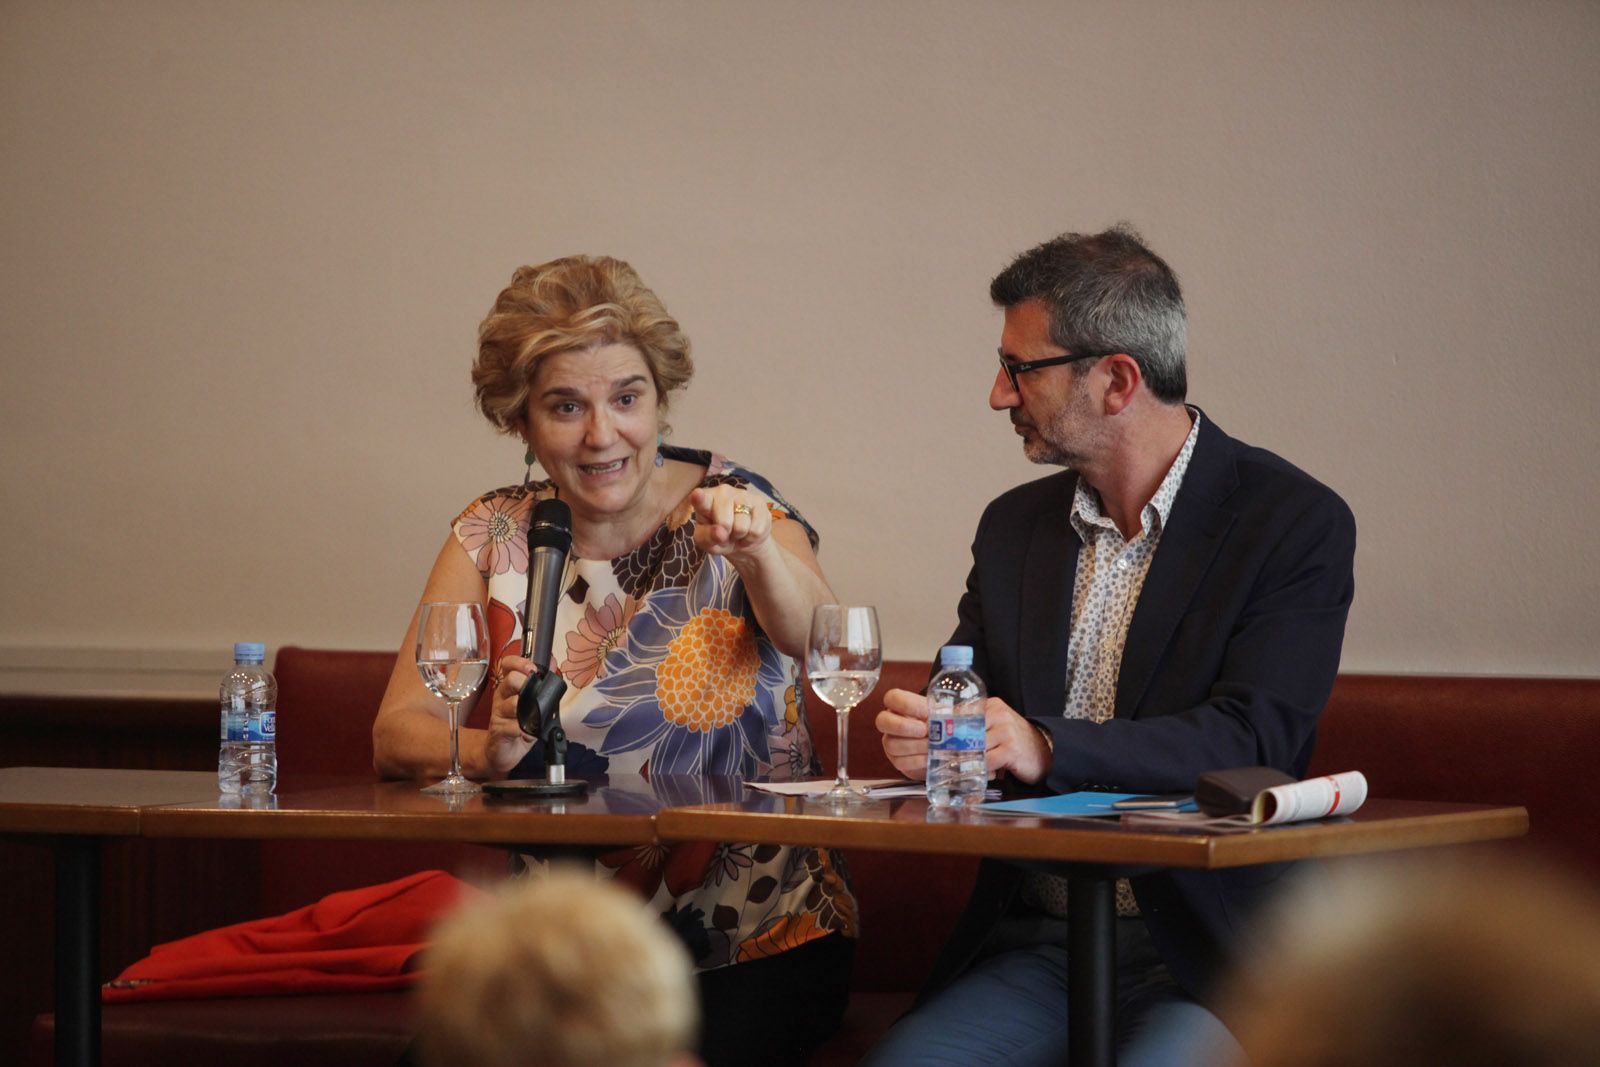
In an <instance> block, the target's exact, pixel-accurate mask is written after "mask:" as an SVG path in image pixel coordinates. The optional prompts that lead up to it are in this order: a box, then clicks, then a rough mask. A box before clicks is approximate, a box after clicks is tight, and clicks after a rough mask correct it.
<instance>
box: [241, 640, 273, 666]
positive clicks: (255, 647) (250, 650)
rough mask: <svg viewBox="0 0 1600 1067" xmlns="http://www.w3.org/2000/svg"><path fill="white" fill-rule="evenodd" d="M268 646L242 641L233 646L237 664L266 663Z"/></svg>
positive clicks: (257, 642)
mask: <svg viewBox="0 0 1600 1067" xmlns="http://www.w3.org/2000/svg"><path fill="white" fill-rule="evenodd" d="M266 659H267V646H266V645H264V644H262V643H261V642H260V641H240V642H239V643H238V644H236V645H234V646H233V661H234V662H235V663H265V662H266Z"/></svg>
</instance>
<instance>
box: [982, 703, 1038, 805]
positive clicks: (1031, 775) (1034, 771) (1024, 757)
mask: <svg viewBox="0 0 1600 1067" xmlns="http://www.w3.org/2000/svg"><path fill="white" fill-rule="evenodd" d="M983 711H984V718H985V720H986V724H985V727H984V734H985V740H986V742H987V748H988V750H989V777H990V778H995V777H998V776H999V774H1000V772H1001V771H1010V772H1011V777H1013V778H1015V779H1017V780H1018V781H1020V782H1027V783H1028V784H1029V785H1036V784H1037V783H1038V782H1040V781H1041V780H1043V778H1044V776H1045V774H1047V773H1048V772H1049V770H1050V745H1049V743H1048V742H1047V741H1045V738H1044V732H1043V731H1041V730H1040V729H1039V728H1038V727H1037V726H1035V725H1033V723H1031V722H1029V721H1028V720H1027V719H1024V718H1023V717H1022V716H1021V715H1019V714H1017V713H1016V712H1015V711H1013V710H1012V709H1011V706H1010V705H1009V704H1007V703H1006V702H1005V701H1003V700H1001V699H1000V698H999V697H990V698H989V700H988V703H986V704H985V705H984V706H983Z"/></svg>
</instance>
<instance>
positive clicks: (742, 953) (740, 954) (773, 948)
mask: <svg viewBox="0 0 1600 1067" xmlns="http://www.w3.org/2000/svg"><path fill="white" fill-rule="evenodd" d="M830 933H832V931H831V930H826V929H823V927H822V926H821V925H820V924H819V923H818V922H817V916H816V914H815V913H814V912H809V911H806V912H800V913H799V914H794V915H780V916H778V917H777V918H776V919H773V920H772V921H771V922H768V923H765V924H763V925H762V927H761V929H760V930H758V931H757V932H756V935H755V936H754V937H752V938H750V939H749V940H748V941H745V942H743V943H742V944H740V945H739V948H738V950H737V951H736V952H735V958H736V959H737V960H738V961H739V962H740V963H744V962H746V961H748V960H759V959H763V958H765V957H767V956H776V955H778V954H779V953H780V952H787V951H789V950H790V949H791V948H798V947H799V946H801V945H803V944H805V943H806V942H807V941H814V940H816V939H817V938H819V937H826V936H827V935H828V934H830Z"/></svg>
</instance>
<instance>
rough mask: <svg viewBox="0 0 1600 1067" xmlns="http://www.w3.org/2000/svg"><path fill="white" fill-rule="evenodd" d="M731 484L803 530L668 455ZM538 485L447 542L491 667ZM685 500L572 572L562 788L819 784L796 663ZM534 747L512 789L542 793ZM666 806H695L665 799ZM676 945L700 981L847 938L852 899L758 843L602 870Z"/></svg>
mask: <svg viewBox="0 0 1600 1067" xmlns="http://www.w3.org/2000/svg"><path fill="white" fill-rule="evenodd" d="M662 452H663V454H664V455H666V456H667V458H669V459H677V460H683V461H686V462H690V463H695V464H697V465H700V466H704V467H705V468H706V474H705V477H704V479H703V480H702V481H701V483H700V484H701V485H702V486H715V485H734V486H738V487H740V488H743V489H746V490H748V491H750V492H751V493H754V494H756V495H757V496H759V497H763V498H765V500H766V503H767V508H768V510H769V511H770V512H771V513H772V516H773V518H774V519H779V518H788V519H793V520H795V521H796V522H799V523H800V524H801V525H803V526H804V527H805V530H806V534H807V536H808V537H809V538H810V539H811V543H812V545H813V547H814V546H815V545H816V544H817V535H816V532H815V531H814V530H813V529H812V528H811V526H810V524H809V523H807V522H806V521H805V520H804V519H803V518H802V517H801V516H800V514H799V513H798V512H797V511H795V509H794V508H793V507H791V506H790V505H789V504H788V503H787V502H786V501H785V500H784V499H783V498H782V497H781V496H779V495H778V492H777V490H776V489H774V488H773V487H772V485H771V484H770V483H769V482H768V481H767V480H766V479H765V478H763V477H761V476H760V475H759V474H756V473H755V472H753V471H750V470H748V469H746V468H744V467H740V466H738V465H737V464H735V463H732V462H730V461H729V460H727V459H725V458H723V457H722V456H719V455H715V454H713V453H710V452H702V451H695V450H689V449H681V448H674V447H670V446H663V448H662ZM554 492H555V490H554V487H553V485H552V484H551V483H550V482H548V481H536V482H529V483H527V484H524V485H518V486H511V487H507V488H504V489H497V490H495V491H493V492H491V493H486V494H484V495H483V496H481V497H479V498H478V499H477V500H476V501H474V502H473V503H472V504H471V506H469V507H468V508H467V509H466V510H465V511H463V512H462V513H461V515H460V516H459V517H458V518H457V519H456V521H455V524H454V527H453V529H454V531H455V535H456V538H457V539H458V540H459V541H460V543H461V546H462V547H463V548H464V549H466V551H467V553H468V554H469V555H470V556H471V557H472V558H473V560H474V561H475V562H476V564H477V566H478V570H479V573H481V574H482V575H483V576H484V579H485V580H486V581H487V582H488V585H489V603H488V615H489V634H490V642H491V647H492V649H493V653H492V655H493V658H494V659H495V660H496V661H498V660H499V658H500V656H502V655H504V654H506V653H507V652H510V653H513V654H515V653H516V652H517V651H518V649H519V647H520V644H521V639H522V630H523V625H524V621H525V614H526V610H527V603H526V601H527V588H528V579H527V573H528V541H527V533H528V516H529V514H530V513H531V511H532V509H533V505H534V503H535V502H537V501H539V500H542V499H545V498H547V497H550V496H552V495H554ZM694 525H695V520H694V513H693V510H692V508H691V506H690V504H689V502H688V500H687V499H686V500H684V501H683V502H682V503H681V504H679V506H678V507H677V508H675V509H674V510H673V512H672V513H671V514H670V515H668V516H667V519H666V521H665V522H663V523H662V524H661V526H660V527H659V528H658V529H657V530H656V532H655V534H654V535H653V536H651V538H650V539H649V540H648V541H646V542H645V543H644V544H642V545H640V546H639V547H638V548H636V549H634V550H633V551H632V552H629V553H628V554H627V555H624V556H620V557H618V558H616V559H609V560H589V559H580V558H577V557H576V556H573V557H571V558H570V559H569V560H568V564H567V569H566V571H565V573H564V575H563V577H562V591H563V595H562V597H561V599H560V602H559V607H558V609H557V612H556V636H555V639H554V642H553V645H552V648H551V662H553V663H555V664H556V665H557V666H558V667H559V669H560V671H561V674H562V676H563V677H564V678H565V679H566V682H567V691H566V694H565V695H564V696H563V697H562V702H561V725H562V727H563V729H564V730H565V731H566V735H567V746H568V747H567V769H568V772H569V773H570V774H573V775H585V776H587V775H598V774H611V775H634V774H640V775H644V776H645V777H646V778H647V779H648V780H649V782H650V784H651V787H652V788H654V789H655V790H656V792H657V793H658V794H659V793H660V792H661V790H662V789H668V790H683V789H684V788H685V785H684V783H685V782H686V781H691V779H687V778H685V777H684V776H696V777H701V776H708V775H710V776H728V775H739V776H743V777H754V776H757V775H766V776H769V777H771V778H774V779H795V778H803V777H806V776H808V775H815V774H817V773H819V772H820V765H819V763H818V760H817V758H816V754H815V753H814V751H813V750H812V744H811V728H810V724H809V723H808V722H807V720H806V713H805V705H804V702H803V697H802V693H803V687H802V686H801V684H800V681H799V670H798V668H797V667H796V665H795V663H794V661H793V660H791V659H789V658H788V657H787V656H784V655H783V654H781V653H780V652H779V651H778V650H777V648H776V647H775V646H774V645H773V644H772V642H771V641H770V640H769V639H768V637H767V635H766V634H765V633H764V632H762V630H761V628H760V625H759V624H758V623H757V622H756V617H755V612H754V611H753V610H752V609H751V607H750V605H749V603H748V601H747V600H746V599H745V593H744V586H743V584H742V582H741V580H740V578H739V575H738V573H737V572H736V571H735V570H734V569H733V566H732V564H730V563H729V562H728V561H727V560H726V559H724V558H723V557H720V556H714V555H708V554H706V553H704V552H701V551H700V550H699V549H698V548H697V547H696V546H695V543H694ZM543 747H544V746H543V743H542V742H539V743H536V744H535V745H534V746H533V749H532V751H530V752H529V753H528V755H527V757H526V758H524V759H523V761H522V762H521V763H520V764H519V765H518V766H517V768H516V770H515V771H513V772H512V773H513V776H514V777H542V776H543V774H544V751H543ZM667 799H670V800H671V801H672V802H675V803H678V802H684V801H685V800H689V801H693V800H697V799H700V798H699V797H687V798H685V797H678V796H674V797H671V798H667ZM596 867H597V869H598V870H599V871H600V873H601V874H603V875H609V876H613V877H615V878H617V879H619V880H621V881H623V882H626V883H628V884H631V885H633V886H634V887H635V888H637V889H638V890H639V891H640V892H641V893H642V894H643V895H644V896H645V897H646V898H647V899H649V901H650V902H651V905H652V906H653V907H654V908H656V909H657V910H658V911H660V912H661V913H662V915H663V916H664V917H665V918H666V919H667V921H668V922H669V923H670V924H671V925H672V927H673V928H674V929H675V930H676V931H677V932H678V934H679V935H680V936H681V937H682V938H683V939H684V942H685V943H686V944H687V945H688V946H689V949H690V951H691V953H692V955H693V956H694V961H695V966H696V967H697V968H698V969H700V970H710V969H713V968H717V967H724V966H727V965H729V964H733V963H738V962H741V961H744V960H750V959H758V958H761V957H764V956H770V955H773V954H776V953H779V952H783V951H785V950H786V949H790V948H794V947H795V946H797V945H801V944H804V943H805V942H807V941H810V940H812V939H813V938H818V937H822V936H825V935H827V934H830V933H835V932H837V933H840V934H843V935H844V936H847V937H854V936H855V933H856V911H855V899H854V897H853V896H852V895H851V892H850V888H849V885H848V884H847V881H846V875H845V871H844V865H843V861H842V859H841V858H840V857H839V856H838V855H837V854H835V853H833V852H831V851H830V850H824V849H815V848H791V847H779V846H776V845H756V844H711V843H693V844H680V845H644V846H639V847H635V848H628V849H623V850H619V851H617V852H613V853H609V854H607V855H603V856H601V857H600V858H599V860H598V861H597V863H596Z"/></svg>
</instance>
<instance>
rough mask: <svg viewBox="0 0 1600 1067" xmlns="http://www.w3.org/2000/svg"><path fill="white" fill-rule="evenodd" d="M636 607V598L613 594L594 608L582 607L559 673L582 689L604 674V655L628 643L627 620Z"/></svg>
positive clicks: (570, 635) (637, 603) (572, 684)
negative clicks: (619, 598) (618, 597)
mask: <svg viewBox="0 0 1600 1067" xmlns="http://www.w3.org/2000/svg"><path fill="white" fill-rule="evenodd" d="M638 610H639V601H638V600H636V599H634V598H633V597H631V596H629V595H627V594H626V593H624V594H623V596H622V600H621V601H620V602H619V601H618V600H617V595H616V594H615V593H612V594H610V595H608V596H607V597H606V602H605V603H604V604H601V605H600V606H599V607H598V608H596V607H595V606H594V605H593V604H585V605H584V606H583V618H581V619H579V620H578V626H577V629H575V630H572V631H570V632H569V633H568V634H567V639H566V643H567V658H566V659H564V660H562V661H561V676H562V677H563V678H565V679H566V680H567V684H568V685H571V686H576V687H577V688H579V689H582V688H583V687H584V686H586V685H588V684H589V683H590V682H592V681H594V680H595V677H596V676H597V675H600V674H602V673H604V671H605V663H606V657H607V656H608V655H610V654H611V653H612V652H613V651H615V650H617V649H619V648H623V647H625V646H626V645H627V643H628V622H629V620H631V619H632V618H633V616H634V613H635V612H637V611H638Z"/></svg>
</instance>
